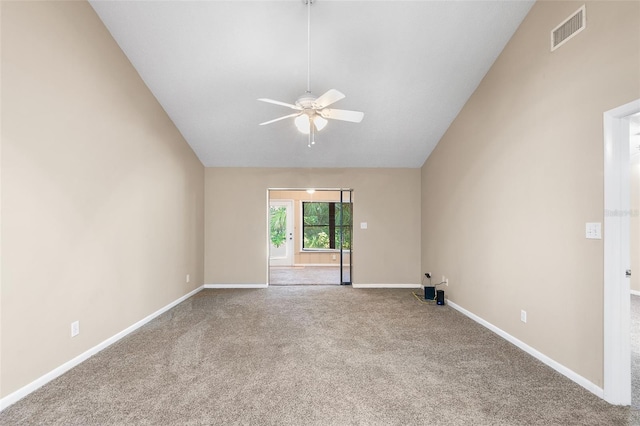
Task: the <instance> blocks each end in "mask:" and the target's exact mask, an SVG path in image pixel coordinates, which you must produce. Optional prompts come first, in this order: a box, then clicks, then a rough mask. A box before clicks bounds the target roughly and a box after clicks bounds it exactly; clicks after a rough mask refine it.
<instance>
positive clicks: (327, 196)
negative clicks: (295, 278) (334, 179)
mask: <svg viewBox="0 0 640 426" xmlns="http://www.w3.org/2000/svg"><path fill="white" fill-rule="evenodd" d="M269 197H270V200H272V201H274V200H291V201H293V211H294V219H293V235H294V238H293V245H294V248H293V250H294V255H293V257H294V260H293V262H294V264H296V265H334V266H335V265H340V258H339V257H338V252H339V251H340V250H331V251H303V250H302V235H301V233H302V227H301V224H302V204H301V203H302V202H303V201H340V191H321V190H319V191H316V192H314V193H312V194H308V193H307V191H270V192H269ZM354 198H355V197H354Z"/></svg>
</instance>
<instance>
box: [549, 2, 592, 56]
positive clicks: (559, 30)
mask: <svg viewBox="0 0 640 426" xmlns="http://www.w3.org/2000/svg"><path fill="white" fill-rule="evenodd" d="M586 24H587V10H586V8H585V6H584V5H583V6H582V7H581V8H580V9H578V10H577V11H576V12H575V13H574V14H573V15H571V16H570V17H568V18H567V19H565V20H564V21H563V22H562V23H561V24H560V25H558V26H557V27H555V28H554V29H553V30H552V31H551V51H552V52H553V51H554V50H556V49H557V48H558V47H560V46H562V45H563V44H565V43H566V42H567V41H569V40H570V39H571V38H572V37H574V36H575V35H576V34H578V33H579V32H580V31H582V30H584V27H585V26H586Z"/></svg>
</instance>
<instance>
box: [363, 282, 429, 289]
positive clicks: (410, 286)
mask: <svg viewBox="0 0 640 426" xmlns="http://www.w3.org/2000/svg"><path fill="white" fill-rule="evenodd" d="M351 286H352V287H353V288H422V286H421V285H420V284H355V283H353V284H351Z"/></svg>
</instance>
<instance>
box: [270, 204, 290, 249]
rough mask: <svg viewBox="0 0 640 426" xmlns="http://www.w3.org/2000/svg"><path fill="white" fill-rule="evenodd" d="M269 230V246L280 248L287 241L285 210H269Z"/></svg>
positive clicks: (279, 208)
mask: <svg viewBox="0 0 640 426" xmlns="http://www.w3.org/2000/svg"><path fill="white" fill-rule="evenodd" d="M269 230H270V234H271V244H273V246H274V247H280V246H281V245H283V244H284V243H285V241H286V239H287V208H286V207H270V208H269Z"/></svg>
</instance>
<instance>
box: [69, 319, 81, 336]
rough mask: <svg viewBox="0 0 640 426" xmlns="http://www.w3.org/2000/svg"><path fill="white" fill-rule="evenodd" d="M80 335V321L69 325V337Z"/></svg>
mask: <svg viewBox="0 0 640 426" xmlns="http://www.w3.org/2000/svg"><path fill="white" fill-rule="evenodd" d="M78 334H80V321H74V322H72V323H71V337H76V336H77V335H78Z"/></svg>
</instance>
